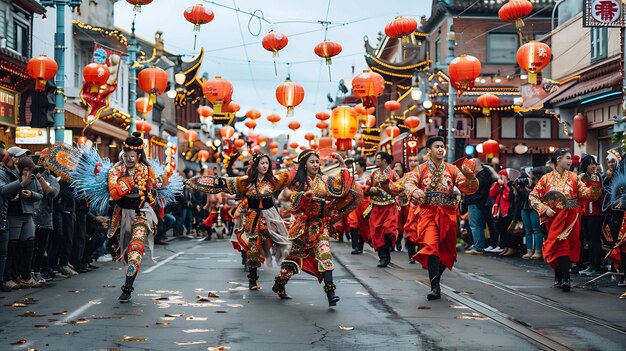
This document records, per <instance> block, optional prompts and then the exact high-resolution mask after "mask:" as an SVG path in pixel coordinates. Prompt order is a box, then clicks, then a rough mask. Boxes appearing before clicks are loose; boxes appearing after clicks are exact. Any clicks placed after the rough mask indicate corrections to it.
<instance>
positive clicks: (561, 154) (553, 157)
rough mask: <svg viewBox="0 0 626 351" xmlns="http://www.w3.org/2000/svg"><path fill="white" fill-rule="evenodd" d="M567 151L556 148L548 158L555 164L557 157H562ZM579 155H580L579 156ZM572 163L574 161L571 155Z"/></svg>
mask: <svg viewBox="0 0 626 351" xmlns="http://www.w3.org/2000/svg"><path fill="white" fill-rule="evenodd" d="M567 153H569V150H568V149H558V150H556V152H555V153H554V154H553V155H552V158H551V159H550V160H551V161H552V163H554V165H555V166H556V163H557V162H558V161H559V159H560V158H561V157H563V155H565V154H567ZM574 156H578V155H574ZM579 157H580V156H579ZM572 163H575V162H574V157H572Z"/></svg>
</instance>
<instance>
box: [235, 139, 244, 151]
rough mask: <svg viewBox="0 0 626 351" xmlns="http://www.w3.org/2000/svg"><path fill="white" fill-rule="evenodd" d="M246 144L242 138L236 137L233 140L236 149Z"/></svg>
mask: <svg viewBox="0 0 626 351" xmlns="http://www.w3.org/2000/svg"><path fill="white" fill-rule="evenodd" d="M244 146H246V141H245V140H243V139H237V140H235V147H236V148H238V149H241V148H242V147H244Z"/></svg>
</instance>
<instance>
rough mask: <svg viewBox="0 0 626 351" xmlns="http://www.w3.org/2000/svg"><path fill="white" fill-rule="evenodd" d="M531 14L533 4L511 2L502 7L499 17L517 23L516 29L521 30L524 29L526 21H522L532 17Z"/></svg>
mask: <svg viewBox="0 0 626 351" xmlns="http://www.w3.org/2000/svg"><path fill="white" fill-rule="evenodd" d="M531 12H533V4H532V3H531V2H530V1H528V0H510V1H509V2H507V3H506V4H504V5H502V7H500V10H498V17H500V19H501V20H503V21H506V22H513V21H515V27H517V29H521V28H522V27H524V20H522V18H524V17H526V16H528V15H530V13H531Z"/></svg>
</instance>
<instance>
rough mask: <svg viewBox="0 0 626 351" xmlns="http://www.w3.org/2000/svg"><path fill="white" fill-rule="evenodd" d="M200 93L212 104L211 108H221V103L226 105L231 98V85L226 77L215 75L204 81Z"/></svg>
mask: <svg viewBox="0 0 626 351" xmlns="http://www.w3.org/2000/svg"><path fill="white" fill-rule="evenodd" d="M202 93H203V94H204V97H205V98H206V99H207V100H209V101H210V102H211V104H213V108H219V109H220V110H221V108H222V105H227V104H228V103H230V102H231V101H232V99H233V85H232V84H231V83H230V82H229V81H227V80H226V79H222V77H220V76H217V77H215V79H211V80H208V81H207V82H206V83H204V85H203V86H202Z"/></svg>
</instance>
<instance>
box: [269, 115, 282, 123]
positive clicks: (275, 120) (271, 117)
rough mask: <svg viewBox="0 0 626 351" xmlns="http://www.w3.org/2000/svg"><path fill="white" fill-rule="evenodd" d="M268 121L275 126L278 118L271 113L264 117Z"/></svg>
mask: <svg viewBox="0 0 626 351" xmlns="http://www.w3.org/2000/svg"><path fill="white" fill-rule="evenodd" d="M266 118H267V120H268V121H270V122H272V124H276V123H278V122H279V121H280V116H279V115H277V114H275V113H272V114H271V115H269V116H267V117H266Z"/></svg>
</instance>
